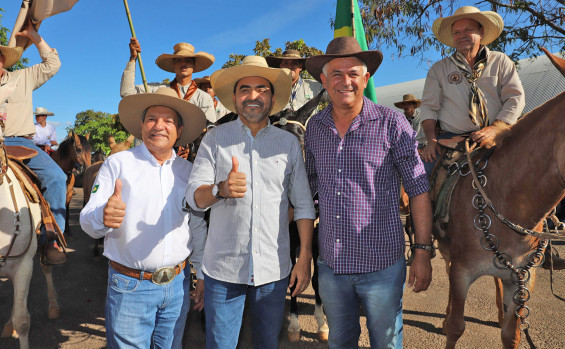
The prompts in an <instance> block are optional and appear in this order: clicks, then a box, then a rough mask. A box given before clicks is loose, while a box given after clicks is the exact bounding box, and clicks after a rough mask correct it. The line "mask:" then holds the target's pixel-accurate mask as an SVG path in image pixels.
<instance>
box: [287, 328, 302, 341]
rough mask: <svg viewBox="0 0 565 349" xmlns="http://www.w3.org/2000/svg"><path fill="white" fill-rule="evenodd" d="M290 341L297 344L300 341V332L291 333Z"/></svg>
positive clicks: (289, 334) (289, 335)
mask: <svg viewBox="0 0 565 349" xmlns="http://www.w3.org/2000/svg"><path fill="white" fill-rule="evenodd" d="M288 341H289V342H291V343H296V342H299V341H300V331H298V332H289V333H288Z"/></svg>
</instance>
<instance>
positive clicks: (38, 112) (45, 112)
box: [33, 107, 55, 116]
mask: <svg viewBox="0 0 565 349" xmlns="http://www.w3.org/2000/svg"><path fill="white" fill-rule="evenodd" d="M33 115H45V116H53V115H55V114H53V113H52V112H50V111H49V110H47V108H42V107H36V108H35V111H34V112H33Z"/></svg>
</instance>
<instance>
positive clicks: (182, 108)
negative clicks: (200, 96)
mask: <svg viewBox="0 0 565 349" xmlns="http://www.w3.org/2000/svg"><path fill="white" fill-rule="evenodd" d="M152 106H163V107H168V108H171V109H173V110H175V111H176V112H177V113H178V114H179V115H180V117H181V118H182V125H183V129H182V132H181V134H180V135H179V139H178V140H177V141H176V143H175V146H179V145H185V144H189V143H191V142H192V141H193V140H195V139H196V138H198V136H200V134H201V133H202V131H203V130H204V129H205V128H206V115H205V114H204V112H203V111H202V110H201V109H200V108H198V107H197V106H195V105H194V104H192V103H190V102H188V101H185V100H184V99H181V98H179V97H178V95H177V93H176V92H175V91H174V90H173V89H171V88H168V87H161V88H160V89H158V90H157V91H156V92H155V93H140V94H135V95H130V96H126V97H124V98H122V100H121V101H120V104H119V106H118V113H119V115H120V122H121V123H122V125H124V127H125V128H126V130H127V131H128V132H129V133H131V134H132V135H134V136H135V138H138V139H142V138H141V115H142V114H143V111H144V110H145V109H147V108H149V107H152Z"/></svg>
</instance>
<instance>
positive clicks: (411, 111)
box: [394, 94, 426, 149]
mask: <svg viewBox="0 0 565 349" xmlns="http://www.w3.org/2000/svg"><path fill="white" fill-rule="evenodd" d="M421 104H422V100H421V99H417V98H416V97H414V95H411V94H407V95H404V96H402V100H401V101H400V102H395V103H394V106H395V107H397V108H400V109H403V110H404V116H406V120H408V122H409V123H410V125H412V128H413V129H414V131H416V140H417V141H418V149H421V148H423V147H424V146H425V145H426V134H425V133H424V130H423V129H422V120H421V118H420V110H419V109H418V108H420V105H421Z"/></svg>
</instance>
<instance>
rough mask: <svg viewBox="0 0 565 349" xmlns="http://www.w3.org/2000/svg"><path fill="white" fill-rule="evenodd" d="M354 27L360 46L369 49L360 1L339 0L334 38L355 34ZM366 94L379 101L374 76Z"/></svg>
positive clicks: (370, 80) (366, 89) (374, 100)
mask: <svg viewBox="0 0 565 349" xmlns="http://www.w3.org/2000/svg"><path fill="white" fill-rule="evenodd" d="M352 13H353V15H352ZM352 22H353V23H352ZM353 28H355V38H356V39H357V42H358V43H359V46H361V49H362V50H363V51H367V39H366V38H365V29H364V28H363V21H361V14H360V12H359V3H358V2H357V0H337V5H336V11H335V23H334V38H338V37H340V36H353ZM364 95H365V97H367V98H369V99H370V100H372V101H373V102H375V103H377V94H376V92H375V84H373V77H372V76H371V78H370V79H369V83H368V84H367V88H365V92H364Z"/></svg>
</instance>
